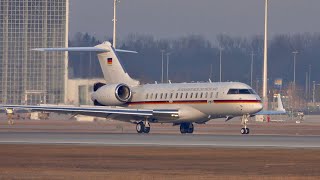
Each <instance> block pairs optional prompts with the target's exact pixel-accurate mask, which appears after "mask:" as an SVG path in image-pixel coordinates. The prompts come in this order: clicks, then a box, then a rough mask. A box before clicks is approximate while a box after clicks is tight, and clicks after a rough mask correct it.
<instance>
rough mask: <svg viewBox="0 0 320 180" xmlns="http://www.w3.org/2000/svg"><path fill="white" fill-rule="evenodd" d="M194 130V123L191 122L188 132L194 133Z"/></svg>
mask: <svg viewBox="0 0 320 180" xmlns="http://www.w3.org/2000/svg"><path fill="white" fill-rule="evenodd" d="M193 130H194V126H193V124H192V123H190V125H189V126H188V133H190V134H192V133H193Z"/></svg>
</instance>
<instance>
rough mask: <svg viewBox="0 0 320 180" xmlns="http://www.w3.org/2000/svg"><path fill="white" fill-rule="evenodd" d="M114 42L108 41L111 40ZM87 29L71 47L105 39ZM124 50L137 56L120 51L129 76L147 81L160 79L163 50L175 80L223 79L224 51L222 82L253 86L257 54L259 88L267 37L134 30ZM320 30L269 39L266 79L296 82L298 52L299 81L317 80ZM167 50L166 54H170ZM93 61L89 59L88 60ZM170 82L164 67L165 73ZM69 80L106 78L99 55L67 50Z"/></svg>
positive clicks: (122, 44)
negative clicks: (166, 34)
mask: <svg viewBox="0 0 320 180" xmlns="http://www.w3.org/2000/svg"><path fill="white" fill-rule="evenodd" d="M107 40H109V41H111V38H110V39H107ZM101 42H102V40H98V39H97V38H96V37H94V36H92V35H90V34H88V33H77V34H76V35H75V36H74V37H72V38H71V39H70V40H69V46H94V45H97V44H99V43H101ZM117 44H118V45H119V47H117V48H121V49H127V50H135V51H138V54H126V53H124V54H120V55H119V56H120V58H121V60H122V62H123V64H124V66H125V68H126V70H127V71H128V72H129V73H130V75H131V76H132V77H134V78H136V79H139V80H141V81H143V82H147V83H153V82H155V81H158V82H160V81H161V66H162V50H163V51H164V67H166V63H167V61H166V60H167V57H169V79H170V80H171V82H192V81H208V80H209V78H210V79H211V80H212V81H219V78H220V77H219V75H220V72H219V69H220V52H221V60H222V63H221V67H222V81H240V82H244V83H247V84H250V77H251V68H250V67H251V58H252V53H253V87H257V88H258V87H259V86H261V79H262V65H263V37H262V36H252V37H247V38H243V37H236V36H229V35H225V34H221V35H218V36H217V37H216V41H215V42H210V41H209V40H207V39H206V38H205V37H203V36H201V35H189V36H185V37H180V38H173V39H162V38H161V39H157V38H155V37H153V36H152V35H145V34H131V35H128V36H127V37H126V38H124V39H123V40H121V41H120V42H118V43H117ZM319 50H320V33H302V34H280V35H276V36H274V37H273V38H272V39H270V40H269V47H268V83H269V85H272V84H273V81H274V80H275V79H277V78H281V79H283V83H284V86H286V85H289V84H290V82H292V81H293V74H294V61H293V56H294V54H293V52H294V51H297V52H298V54H297V55H296V71H295V72H296V84H297V85H298V86H300V87H305V85H306V80H309V77H308V78H307V77H306V76H307V75H308V76H309V74H310V72H311V76H310V80H311V82H312V81H316V82H319V81H320V71H318V67H319V65H320V61H319V60H320V51H319ZM167 54H168V55H167ZM90 59H91V60H90ZM164 74H165V78H164V79H165V80H166V68H165V71H164ZM69 76H70V77H71V78H93V77H103V76H102V72H101V69H100V65H99V62H98V60H97V57H96V55H95V54H93V53H84V52H83V53H77V52H71V53H69Z"/></svg>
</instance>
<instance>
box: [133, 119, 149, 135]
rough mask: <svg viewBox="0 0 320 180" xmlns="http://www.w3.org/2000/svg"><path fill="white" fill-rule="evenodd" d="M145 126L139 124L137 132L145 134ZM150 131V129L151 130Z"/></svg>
mask: <svg viewBox="0 0 320 180" xmlns="http://www.w3.org/2000/svg"><path fill="white" fill-rule="evenodd" d="M144 129H145V127H144V124H143V123H142V122H139V123H138V124H137V126H136V130H137V132H138V133H139V134H141V133H143V132H144ZM149 130H150V129H149Z"/></svg>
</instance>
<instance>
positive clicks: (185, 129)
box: [180, 123, 194, 134]
mask: <svg viewBox="0 0 320 180" xmlns="http://www.w3.org/2000/svg"><path fill="white" fill-rule="evenodd" d="M193 130H194V126H193V124H192V123H181V124H180V132H181V134H186V133H189V134H191V133H193Z"/></svg>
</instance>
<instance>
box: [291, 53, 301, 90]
mask: <svg viewBox="0 0 320 180" xmlns="http://www.w3.org/2000/svg"><path fill="white" fill-rule="evenodd" d="M298 53H299V52H298V51H293V52H292V54H293V89H296V56H297V54H298Z"/></svg>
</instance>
